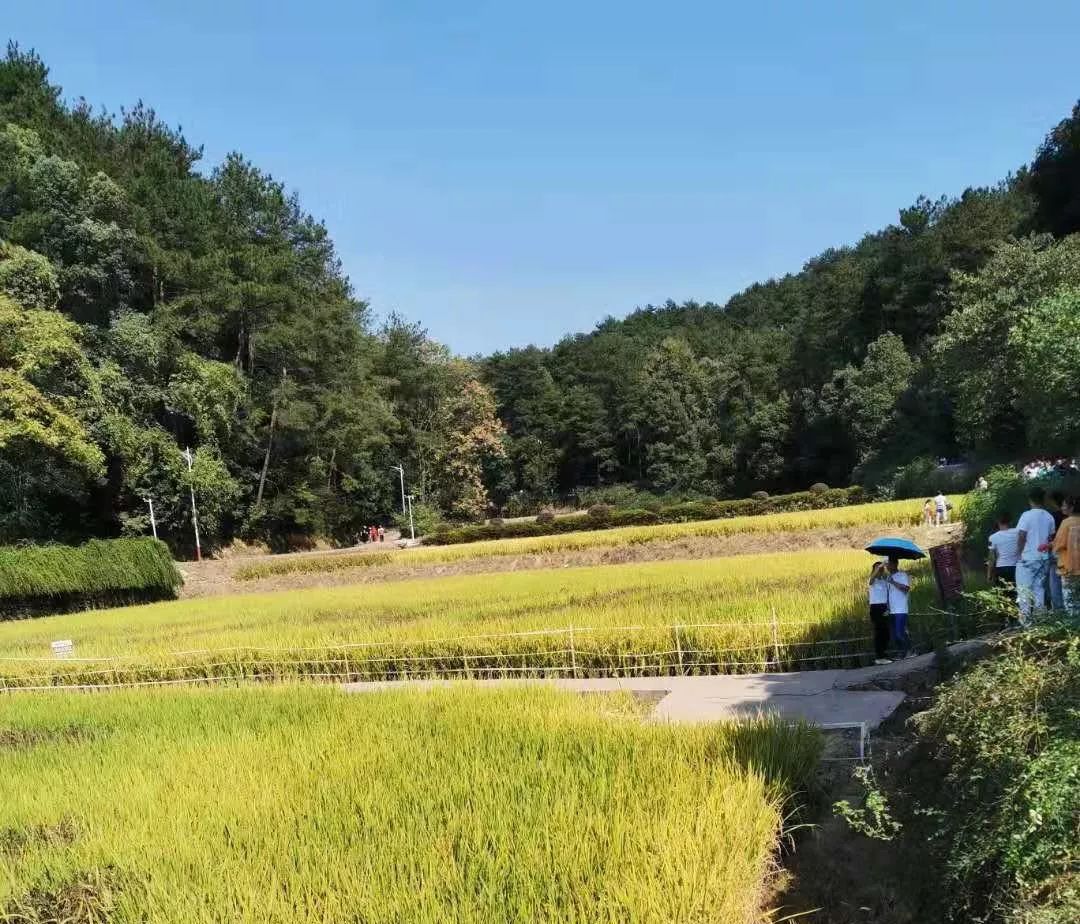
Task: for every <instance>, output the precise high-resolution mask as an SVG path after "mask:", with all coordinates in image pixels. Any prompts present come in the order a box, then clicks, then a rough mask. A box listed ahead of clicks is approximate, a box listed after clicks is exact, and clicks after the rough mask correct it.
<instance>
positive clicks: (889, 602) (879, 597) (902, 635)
mask: <svg viewBox="0 0 1080 924" xmlns="http://www.w3.org/2000/svg"><path fill="white" fill-rule="evenodd" d="M910 595H911V575H909V574H908V573H907V572H906V571H901V570H900V560H899V559H898V558H888V559H885V560H884V561H876V562H874V565H873V567H872V568H871V569H870V621H871V623H873V626H874V663H875V664H891V663H892V660H891V659H890V658H888V657H886V653H887V652H888V650H889V643H890V641H891V642H892V643H893V644H894V645H895V646H896V648H897V650H898V652H899V654H900V657H901V658H907V657H910V656H911V637H910V636H909V635H908V628H907V625H908V598H909V596H910Z"/></svg>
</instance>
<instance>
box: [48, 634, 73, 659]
mask: <svg viewBox="0 0 1080 924" xmlns="http://www.w3.org/2000/svg"><path fill="white" fill-rule="evenodd" d="M49 647H50V648H52V653H53V655H54V657H57V658H70V657H71V655H72V654H73V653H74V652H75V643H74V642H72V640H71V639H69V638H64V639H60V641H58V642H53V643H52V644H51V645H50V646H49Z"/></svg>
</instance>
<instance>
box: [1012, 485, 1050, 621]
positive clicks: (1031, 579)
mask: <svg viewBox="0 0 1080 924" xmlns="http://www.w3.org/2000/svg"><path fill="white" fill-rule="evenodd" d="M1028 503H1029V504H1030V509H1029V510H1025V511H1024V512H1023V513H1022V514H1021V516H1020V521H1019V522H1018V523H1017V524H1016V529H1017V532H1018V535H1017V540H1016V552H1017V559H1018V560H1017V562H1016V598H1017V599H1016V602H1017V605H1018V606H1019V608H1020V625H1022V626H1024V627H1025V628H1027V627H1028V626H1030V625H1031V619H1032V617H1033V616H1034V615H1035V614H1036V613H1039V612H1042V610H1044V609H1046V582H1047V578H1048V571H1049V568H1050V543H1051V541H1052V540H1053V538H1054V518H1053V517H1052V516H1051V515H1050V511H1048V510H1047V509H1046V507H1045V506H1044V505H1045V503H1046V492H1045V491H1044V490H1043V489H1042V488H1039V487H1035V488H1032V489H1031V491H1030V492H1028Z"/></svg>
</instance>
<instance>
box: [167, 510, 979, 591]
mask: <svg viewBox="0 0 1080 924" xmlns="http://www.w3.org/2000/svg"><path fill="white" fill-rule="evenodd" d="M883 531H884V532H888V533H890V534H892V535H903V536H907V537H909V538H912V539H914V540H915V541H916V542H918V543H919V544H920V545H922V546H923V547H924V548H925V547H927V546H929V545H937V544H939V543H941V542H945V541H948V540H949V539H951V538H956V537H958V535H959V532H958V531H959V527H958V526H946V527H939V528H925V527H917V528H909V529H897V528H895V527H893V528H886V529H883V528H882V527H880V526H867V527H851V528H844V529H816V530H801V531H793V532H778V533H743V534H741V535H736V536H716V537H707V536H687V537H685V538H682V539H673V540H665V541H659V542H647V543H640V544H637V545H632V546H620V547H616V548H593V549H569V548H568V549H567V550H566V551H555V552H545V553H538V554H521V555H497V556H488V557H483V558H481V557H477V558H472V559H464V560H462V561H456V562H423V561H410V555H411V554H413V553H412V551H411V550H408V549H405V550H396V549H395V548H394V546H392V545H391V544H390V543H389V542H387V543H386V544H385V545H378V546H374V547H372V548H371V550H370V551H388V550H391V551H393V552H394V554H395V555H396V556H400V558H399V560H395V562H394V563H392V564H387V565H376V566H372V567H356V568H346V569H342V570H338V571H314V572H294V573H292V574H280V575H273V576H270V577H265V578H258V579H255V580H239V579H237V577H236V572H237V571H238V570H239V569H240V568H241V567H242V566H244V565H248V564H251V563H252V562H253V561H256V562H257V561H266V560H269V559H267V558H265V557H258V558H242V559H240V558H238V559H232V560H225V561H204V562H200V563H195V562H186V563H184V564H182V565H181V566H180V569H181V571H182V572H183V573H184V588H183V590H182V591H181V596H182V597H204V596H212V595H217V594H235V593H256V592H264V591H274V590H291V589H298V588H306V587H340V586H344V585H349V584H370V583H379V582H383V581H401V580H409V579H413V578H425V577H441V576H444V575H457V574H499V573H503V572H508V571H526V570H533V569H538V568H576V567H585V566H589V565H613V564H627V563H633V562H649V561H677V560H691V559H702V558H720V557H726V556H731V555H749V554H754V553H761V552H792V551H798V550H801V549H853V548H856V549H857V548H862V547H863V546H865V545H866V544H867V543H868V542H870V541H871V540H872V539H874V538H875V537H877V536H880V535H881V534H882V532H883ZM349 551H350V553H351V552H352V551H356V552H358V553H360V554H363V553H364V549H363V548H361V549H357V550H349ZM325 554H328V553H326V552H303V553H295V554H294V555H290V556H275V557H274V558H273V560H274V561H280V560H285V559H289V558H318V557H319V556H321V555H325Z"/></svg>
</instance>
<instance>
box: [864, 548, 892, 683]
mask: <svg viewBox="0 0 1080 924" xmlns="http://www.w3.org/2000/svg"><path fill="white" fill-rule="evenodd" d="M869 596H870V622H871V624H872V625H873V627H874V663H875V664H878V665H883V664H892V661H891V660H889V659H888V658H887V657H885V653H886V651H888V649H889V636H890V633H891V629H890V626H889V623H890V621H891V620H890V619H889V572H888V569H887V566H886V563H885V561H881V560H879V561H876V562H874V564H873V565H872V566H871V568H870V589H869Z"/></svg>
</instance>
